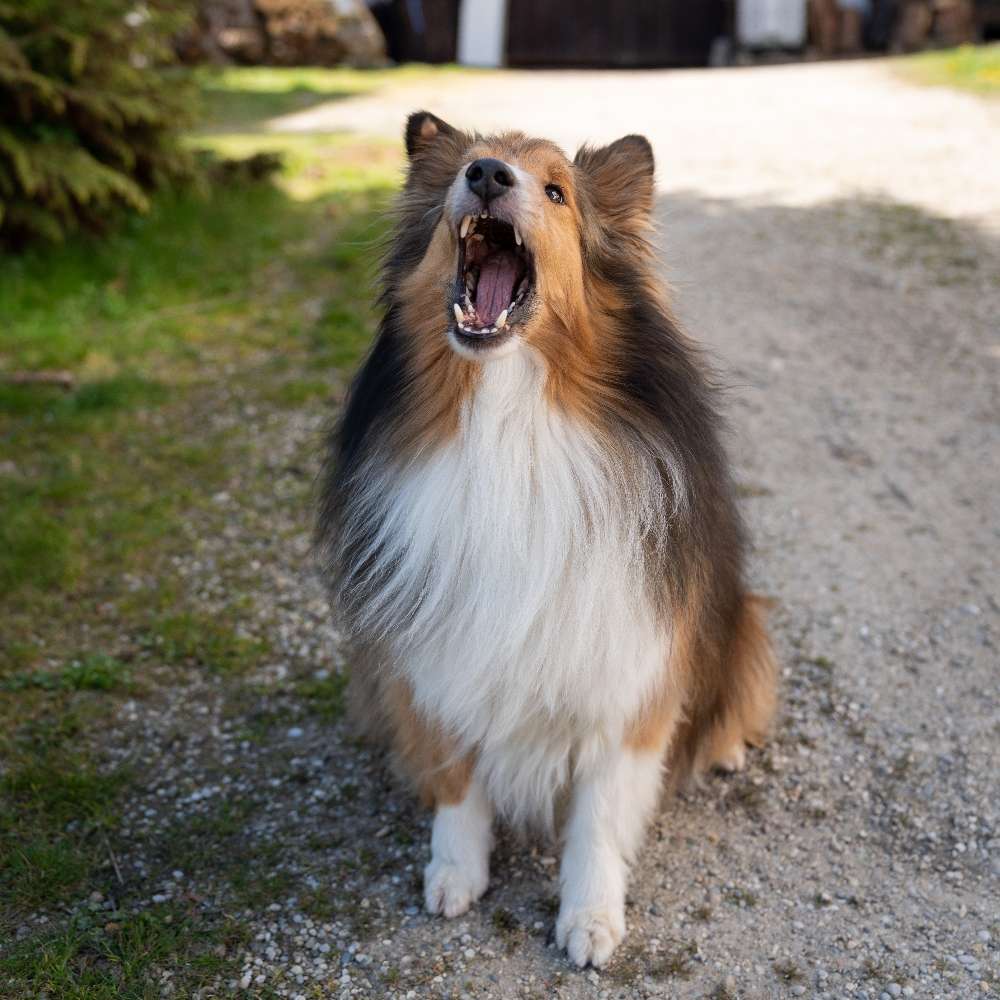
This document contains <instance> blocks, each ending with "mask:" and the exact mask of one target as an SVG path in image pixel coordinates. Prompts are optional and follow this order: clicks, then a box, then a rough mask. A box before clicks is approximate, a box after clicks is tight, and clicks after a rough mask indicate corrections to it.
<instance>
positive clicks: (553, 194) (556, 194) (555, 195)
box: [545, 184, 566, 205]
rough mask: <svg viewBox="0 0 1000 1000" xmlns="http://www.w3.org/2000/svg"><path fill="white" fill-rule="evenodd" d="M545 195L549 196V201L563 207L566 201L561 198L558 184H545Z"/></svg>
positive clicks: (561, 194)
mask: <svg viewBox="0 0 1000 1000" xmlns="http://www.w3.org/2000/svg"><path fill="white" fill-rule="evenodd" d="M545 193H546V194H547V195H548V196H549V201H554V202H555V203H556V204H557V205H565V204H566V199H565V197H564V196H563V193H562V188H561V187H559V185H558V184H546V185H545Z"/></svg>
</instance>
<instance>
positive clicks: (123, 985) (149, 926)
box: [0, 905, 247, 1000]
mask: <svg viewBox="0 0 1000 1000" xmlns="http://www.w3.org/2000/svg"><path fill="white" fill-rule="evenodd" d="M246 937H247V934H246V931H245V930H244V928H243V927H242V926H241V925H240V924H239V923H238V922H237V921H235V920H232V919H223V920H220V921H216V922H208V921H206V920H204V919H202V918H200V916H199V914H198V913H197V911H192V910H187V909H185V908H183V907H180V906H169V905H168V906H157V907H153V908H151V909H149V910H146V911H144V912H139V913H107V912H101V913H99V914H97V913H81V914H77V915H76V916H75V917H74V918H73V919H72V920H71V921H69V923H68V924H67V925H66V926H65V927H63V928H61V929H60V930H58V931H56V932H55V933H52V934H49V935H47V936H46V937H44V938H43V939H42V940H35V939H32V940H29V941H26V942H22V943H20V944H19V945H15V947H14V948H13V949H12V950H11V951H10V952H9V953H8V954H7V955H5V956H2V957H0V996H9V997H12V998H13V997H40V996H48V997H51V998H52V1000H56V998H58V1000H153V998H158V997H160V996H162V995H163V994H162V992H161V987H160V986H159V984H158V983H157V981H156V974H157V973H158V972H159V971H160V970H161V969H163V968H164V967H169V968H170V969H171V970H172V971H174V972H175V975H174V976H173V978H172V984H173V987H174V990H175V993H174V994H173V995H175V996H192V995H193V994H194V991H195V990H199V989H204V988H207V987H209V986H210V984H213V983H216V982H222V983H224V982H225V980H226V979H228V978H231V977H232V976H234V975H235V974H236V973H237V971H238V969H239V965H238V950H239V947H240V945H242V944H243V943H244V942H245V941H246ZM211 995H213V996H219V995H221V994H219V993H217V992H214V991H213V992H212V994H211Z"/></svg>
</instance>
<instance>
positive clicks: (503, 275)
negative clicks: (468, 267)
mask: <svg viewBox="0 0 1000 1000" xmlns="http://www.w3.org/2000/svg"><path fill="white" fill-rule="evenodd" d="M517 273H518V263H517V257H515V256H514V254H512V253H510V252H509V251H507V250H501V251H499V252H498V253H493V254H490V256H489V257H487V258H486V260H484V261H483V263H482V265H481V266H480V268H479V284H478V285H476V315H477V316H478V317H479V322H480V323H482V324H483V326H492V325H493V324H494V323H495V322H496V318H497V316H499V315H500V313H502V312H503V311H504V309H506V308H507V306H509V305H510V300H511V299H512V298H513V297H514V285H515V283H516V282H517Z"/></svg>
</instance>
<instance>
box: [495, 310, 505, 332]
mask: <svg viewBox="0 0 1000 1000" xmlns="http://www.w3.org/2000/svg"><path fill="white" fill-rule="evenodd" d="M506 325H507V310H506V309H504V311H503V312H502V313H500V315H499V316H497V329H498V330H502V329H503V328H504V327H505V326H506Z"/></svg>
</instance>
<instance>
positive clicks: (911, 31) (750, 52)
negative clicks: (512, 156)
mask: <svg viewBox="0 0 1000 1000" xmlns="http://www.w3.org/2000/svg"><path fill="white" fill-rule="evenodd" d="M199 11H200V13H199V18H198V24H197V27H196V29H195V30H194V31H192V32H189V33H188V34H187V35H186V36H185V38H184V40H183V42H182V44H181V45H180V51H181V54H182V56H183V57H184V58H185V59H186V60H187V61H190V62H196V61H204V60H208V61H215V62H235V63H243V64H248V63H249V64H256V63H264V64H273V65H294V64H298V65H303V64H314V65H332V64H335V63H349V64H352V65H377V64H379V63H380V62H382V61H384V60H385V59H386V58H388V59H390V60H391V61H393V62H429V63H450V62H457V63H461V64H463V65H469V66H523V67H528V66H548V67H570V66H572V67H623V68H624V67H652V66H707V65H728V64H733V63H745V62H760V61H773V60H781V59H799V58H833V57H837V56H843V55H847V56H851V55H861V54H863V53H866V52H871V53H887V52H912V51H916V50H918V49H921V48H926V47H929V46H951V45H957V44H962V43H964V42H972V41H982V40H989V39H992V38H996V37H998V36H1000V0H616V2H615V3H607V2H604V0H579V2H576V3H567V2H566V0H367V3H366V2H365V0H201V2H200V4H199Z"/></svg>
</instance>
